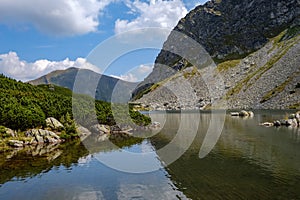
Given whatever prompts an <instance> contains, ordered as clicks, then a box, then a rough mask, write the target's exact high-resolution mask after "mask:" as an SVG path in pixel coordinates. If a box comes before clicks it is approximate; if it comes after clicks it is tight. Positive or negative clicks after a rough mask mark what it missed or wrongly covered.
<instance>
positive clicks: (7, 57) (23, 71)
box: [0, 52, 99, 81]
mask: <svg viewBox="0 0 300 200" xmlns="http://www.w3.org/2000/svg"><path fill="white" fill-rule="evenodd" d="M70 67H76V68H85V69H90V70H93V71H96V72H99V68H97V67H96V66H94V65H92V64H90V63H88V62H87V61H86V59H84V58H77V59H76V60H75V61H71V60H69V59H68V58H66V59H65V60H63V61H49V60H37V61H35V62H33V63H28V62H26V61H23V60H20V58H19V56H18V55H17V53H16V52H9V53H7V54H0V73H3V74H4V75H6V76H9V77H12V78H14V79H17V80H22V81H29V80H32V79H35V78H38V77H40V76H43V75H45V74H47V73H49V72H52V71H54V70H63V69H67V68H70Z"/></svg>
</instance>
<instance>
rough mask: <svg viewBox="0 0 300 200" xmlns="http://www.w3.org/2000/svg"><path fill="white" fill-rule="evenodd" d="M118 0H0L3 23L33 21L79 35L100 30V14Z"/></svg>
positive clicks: (58, 32)
mask: <svg viewBox="0 0 300 200" xmlns="http://www.w3.org/2000/svg"><path fill="white" fill-rule="evenodd" d="M114 1H116V0H100V1H99V0H51V1H49V0H39V1H36V0H26V1H12V0H1V1H0V23H4V24H8V25H17V26H18V25H20V24H21V25H22V24H30V25H33V26H35V27H36V28H37V29H38V30H40V31H42V32H45V33H47V34H52V35H53V34H54V35H79V34H85V33H89V32H93V31H97V27H98V25H99V20H98V16H99V14H101V11H102V10H103V9H104V8H105V7H106V6H107V5H109V4H110V3H112V2H114Z"/></svg>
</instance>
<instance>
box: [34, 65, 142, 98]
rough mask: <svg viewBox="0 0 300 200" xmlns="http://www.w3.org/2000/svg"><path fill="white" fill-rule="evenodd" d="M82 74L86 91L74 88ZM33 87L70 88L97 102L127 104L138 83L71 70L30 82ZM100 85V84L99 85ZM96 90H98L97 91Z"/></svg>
mask: <svg viewBox="0 0 300 200" xmlns="http://www.w3.org/2000/svg"><path fill="white" fill-rule="evenodd" d="M78 74H80V83H82V82H84V89H83V88H82V86H80V87H81V88H80V89H78V88H74V83H75V81H76V78H78V77H79V76H78V77H77V75H78ZM29 83H31V84H33V85H41V84H54V85H58V86H62V87H66V88H69V89H71V90H73V91H75V92H78V91H79V90H80V93H83V94H87V95H90V96H92V97H95V98H96V99H97V100H102V101H107V102H110V101H111V100H112V96H113V101H114V100H115V101H117V102H127V101H128V100H129V98H130V95H131V91H132V90H133V89H134V88H135V87H136V85H137V83H131V82H126V81H123V80H119V79H116V78H113V77H110V76H106V75H101V74H98V73H96V72H94V71H91V70H88V69H78V68H69V69H66V70H57V71H53V72H51V73H49V74H47V75H44V76H42V77H40V78H38V79H35V80H32V81H29ZM97 83H98V84H97ZM75 85H76V84H75ZM95 88H96V89H95Z"/></svg>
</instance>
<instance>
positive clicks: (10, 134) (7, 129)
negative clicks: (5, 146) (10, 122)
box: [5, 128, 16, 137]
mask: <svg viewBox="0 0 300 200" xmlns="http://www.w3.org/2000/svg"><path fill="white" fill-rule="evenodd" d="M5 132H6V134H8V135H9V136H10V137H16V132H15V131H14V130H12V129H10V128H5Z"/></svg>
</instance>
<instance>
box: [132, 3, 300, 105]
mask: <svg viewBox="0 0 300 200" xmlns="http://www.w3.org/2000/svg"><path fill="white" fill-rule="evenodd" d="M299 14H300V2H299V1H298V0H274V1H268V0H214V1H210V2H208V3H206V4H205V5H203V6H199V7H197V8H195V9H194V10H193V11H191V12H190V13H189V14H188V15H187V16H186V17H185V18H184V19H182V20H181V21H180V22H179V23H178V25H177V26H176V27H175V28H174V31H173V32H172V33H171V34H170V36H169V37H168V40H167V41H166V42H165V44H164V47H163V50H162V51H161V52H160V54H159V55H158V57H157V59H156V61H155V67H154V69H153V72H152V73H151V74H150V75H149V76H148V77H147V78H146V79H145V80H144V81H143V82H142V83H141V84H140V85H139V86H138V88H137V89H136V90H135V92H134V93H133V98H134V99H139V100H137V102H141V103H143V104H146V105H150V106H151V107H152V108H153V109H179V108H181V109H195V108H208V107H209V105H212V104H214V106H217V105H216V104H218V107H222V105H221V104H222V103H221V102H228V107H229V108H242V107H247V108H294V107H297V106H299V105H298V104H299V103H300V99H299V98H300V95H299V91H298V88H299V70H300V69H299V68H300V66H299V61H300V60H299V32H300V28H299V24H300V23H299V22H300V17H299ZM176 32H180V33H183V34H184V35H186V36H188V38H192V39H193V40H194V41H196V42H197V43H198V44H199V46H202V47H203V48H204V49H205V50H206V51H207V53H208V54H209V55H210V56H211V57H210V58H205V59H204V60H206V62H198V63H197V62H196V61H195V60H201V59H202V60H203V58H202V57H206V55H205V54H204V53H203V52H200V53H198V55H196V54H195V55H194V57H191V56H190V57H189V56H186V57H185V55H188V54H193V51H191V45H188V44H186V43H185V42H182V41H185V40H184V39H183V40H181V41H180V39H177V40H174V38H176V37H174V35H176V34H177V33H176ZM170 50H171V51H170ZM174 52H175V53H174ZM177 52H187V53H186V54H183V55H184V56H182V54H178V53H177ZM203 55H204V56H203ZM212 61H214V62H215V64H214V63H213V62H212ZM166 66H167V67H166ZM170 71H171V72H170ZM184 84H185V85H186V86H183V85H184ZM187 85H188V86H187ZM188 90H190V92H189V93H188V92H187V91H188ZM147 93H148V94H147ZM142 96H143V97H142ZM141 97H142V98H141ZM140 98H141V99H140ZM221 100H222V101H221Z"/></svg>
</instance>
